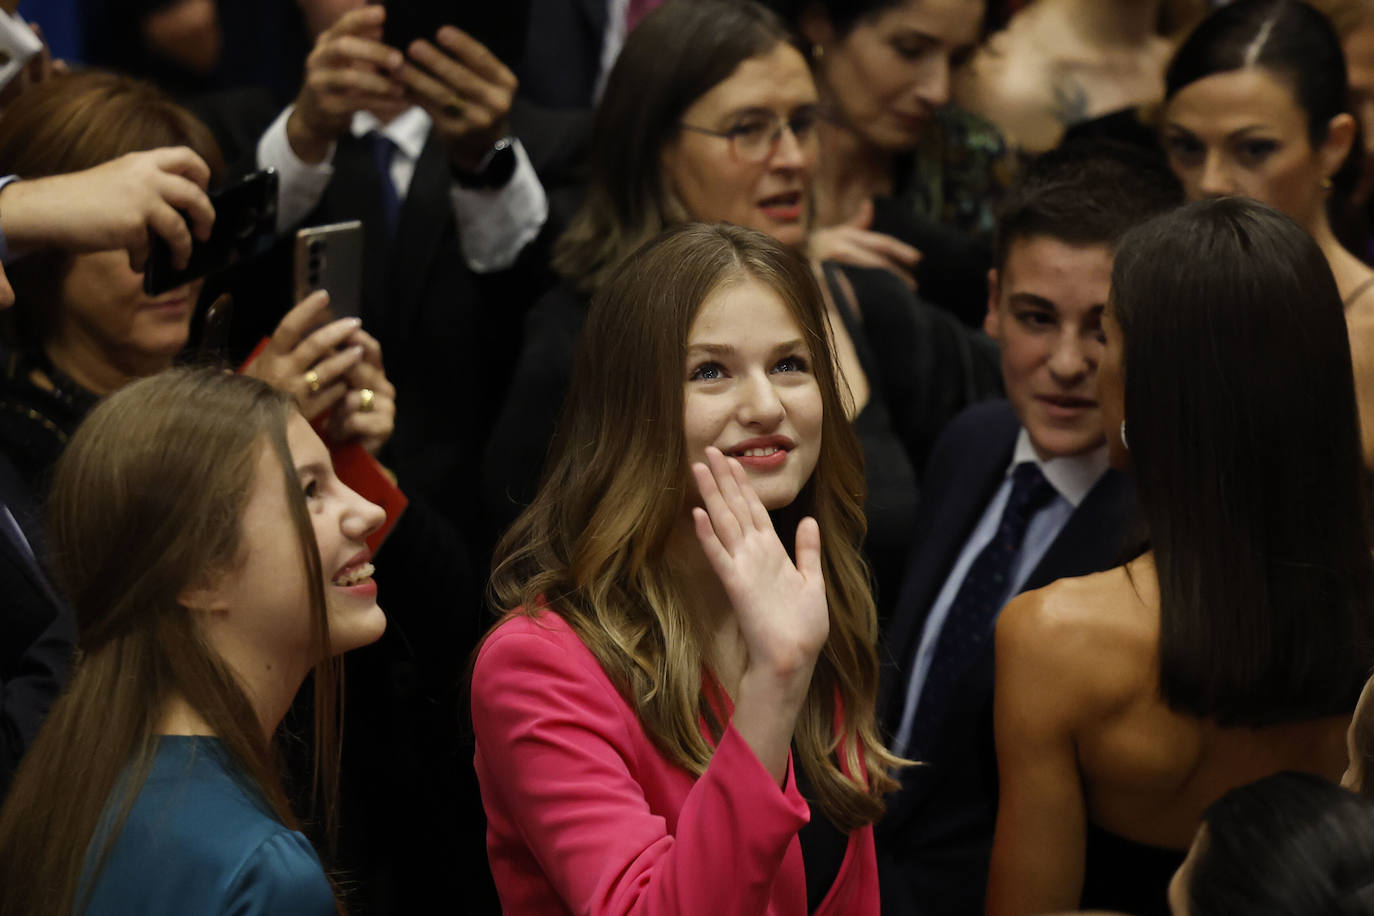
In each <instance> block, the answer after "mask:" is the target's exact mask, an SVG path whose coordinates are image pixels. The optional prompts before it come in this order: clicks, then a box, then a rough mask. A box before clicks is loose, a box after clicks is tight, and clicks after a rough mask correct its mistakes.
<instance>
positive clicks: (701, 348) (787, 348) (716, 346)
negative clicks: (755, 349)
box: [687, 337, 806, 356]
mask: <svg viewBox="0 0 1374 916" xmlns="http://www.w3.org/2000/svg"><path fill="white" fill-rule="evenodd" d="M795 350H806V341H804V340H802V339H801V338H800V337H797V338H794V339H793V340H788V341H784V342H783V343H780V344H778V345H777V346H776V347H774V348H773V350H772V353H773V355H775V356H776V355H778V354H782V353H788V352H791V351H795ZM738 352H739V350H738V349H737V348H736V347H734V346H732V345H730V344H722V343H697V344H689V345H688V347H687V354H688V355H689V356H690V355H692V354H695V353H699V354H701V355H703V356H733V355H735V354H736V353H738Z"/></svg>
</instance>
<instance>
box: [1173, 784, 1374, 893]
mask: <svg viewBox="0 0 1374 916" xmlns="http://www.w3.org/2000/svg"><path fill="white" fill-rule="evenodd" d="M1169 906H1170V912H1171V913H1172V916H1234V914H1237V913H1244V914H1246V916H1319V914H1331V916H1374V802H1372V801H1370V800H1369V799H1367V798H1363V797H1361V796H1359V795H1355V794H1354V793H1352V792H1348V791H1346V790H1345V789H1342V788H1340V787H1338V786H1334V785H1332V784H1331V783H1330V782H1328V781H1327V780H1325V779H1322V778H1321V777H1319V776H1313V775H1312V774H1310V773H1277V774H1275V775H1273V776H1267V777H1265V778H1264V779H1261V780H1259V781H1258V782H1255V783H1251V784H1250V785H1247V786H1241V787H1240V788H1238V789H1232V790H1231V791H1230V792H1227V793H1226V794H1225V795H1223V796H1222V797H1221V798H1220V799H1218V800H1217V801H1216V802H1214V803H1213V804H1212V805H1211V807H1209V808H1208V809H1207V810H1206V811H1205V812H1203V815H1202V826H1201V827H1200V828H1198V834H1197V839H1196V840H1194V841H1193V847H1192V850H1191V851H1190V852H1189V853H1188V859H1187V860H1186V861H1185V862H1184V863H1183V865H1182V866H1181V867H1180V868H1179V870H1178V872H1177V873H1176V874H1175V876H1174V880H1173V882H1172V883H1171V884H1170V885H1169Z"/></svg>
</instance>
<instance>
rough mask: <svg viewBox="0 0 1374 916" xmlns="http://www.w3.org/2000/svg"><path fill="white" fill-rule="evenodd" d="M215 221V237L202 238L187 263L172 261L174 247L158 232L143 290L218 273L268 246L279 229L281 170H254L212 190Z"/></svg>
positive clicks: (212, 232) (153, 292) (170, 286)
mask: <svg viewBox="0 0 1374 916" xmlns="http://www.w3.org/2000/svg"><path fill="white" fill-rule="evenodd" d="M210 203H211V204H212V205H213V206H214V208H215V224H214V227H213V228H212V229H211V230H210V237H209V238H208V239H206V240H205V241H203V242H202V241H200V240H199V239H197V240H196V241H195V243H194V244H193V245H192V247H191V257H190V260H189V261H187V263H186V266H185V267H184V268H181V269H177V268H175V267H173V266H172V249H171V247H170V246H169V245H168V244H167V242H166V240H165V239H163V238H162V237H161V236H158V235H154V236H153V237H152V245H151V247H150V249H149V251H148V264H147V266H146V268H145V269H144V272H143V290H144V292H146V293H147V294H148V295H150V296H156V295H158V294H159V293H164V292H166V291H167V290H169V289H175V288H176V287H178V286H181V285H183V284H185V283H190V282H191V281H192V280H198V279H200V278H201V277H204V276H208V275H209V274H213V273H218V272H219V271H221V270H224V269H225V268H226V267H229V266H230V265H232V264H236V263H238V262H239V261H242V260H245V259H247V258H251V257H254V256H256V255H258V254H261V253H262V252H264V251H266V250H267V248H269V247H270V246H271V244H272V242H273V241H274V240H275V239H276V232H277V173H276V171H275V170H273V169H264V170H263V171H260V172H254V173H252V174H251V175H248V176H246V177H244V178H242V179H239V180H238V181H235V182H232V183H231V184H228V185H226V186H225V187H223V188H220V189H219V190H218V191H214V192H212V193H211V194H210Z"/></svg>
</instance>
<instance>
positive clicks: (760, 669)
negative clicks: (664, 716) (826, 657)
mask: <svg viewBox="0 0 1374 916" xmlns="http://www.w3.org/2000/svg"><path fill="white" fill-rule="evenodd" d="M692 473H693V475H694V476H695V478H696V483H697V488H698V490H699V492H700V493H701V499H702V503H703V506H704V508H700V507H699V508H695V509H693V510H692V516H693V521H694V523H695V525H696V533H697V539H698V540H699V541H700V542H701V547H702V550H703V551H704V552H705V554H706V558H707V560H708V561H709V562H710V564H711V568H712V569H714V570H715V572H716V575H718V576H719V577H720V580H721V583H722V584H723V585H724V586H725V592H726V595H727V596H728V597H729V599H730V603H731V605H732V607H733V608H734V611H735V616H736V619H737V621H738V624H739V628H740V633H741V635H742V636H743V638H744V642H745V646H746V648H747V649H748V653H749V661H748V663H747V665H746V667H745V671H744V676H743V678H742V679H741V681H740V688H739V693H738V696H737V697H736V701H735V714H734V718H733V723H734V725H735V728H736V729H737V730H738V731H739V732H740V734H741V735H742V736H743V737H744V739H745V741H746V742H747V743H748V744H749V746H750V747H751V748H752V749H753V751H754V753H755V754H756V755H757V756H758V758H759V760H760V762H762V763H763V765H764V766H765V767H767V769H768V770H769V772H770V773H772V774H773V776H774V778H775V779H777V780H778V782H779V783H781V782H782V780H783V778H784V776H785V774H786V769H787V752H788V748H789V747H790V746H791V742H792V733H793V731H794V730H795V728H796V721H797V715H798V713H799V712H800V711H801V706H802V702H803V701H804V700H805V698H806V693H807V690H808V688H809V687H810V684H811V672H812V669H813V668H814V667H815V664H816V658H817V656H818V655H820V651H821V649H822V648H823V647H824V646H825V641H826V638H827V637H828V636H829V634H830V615H829V609H828V607H827V604H826V596H825V577H824V575H823V573H822V570H821V533H820V528H819V526H818V525H817V524H816V520H815V519H813V518H809V517H808V518H805V519H802V521H801V523H800V524H799V525H797V541H796V551H795V554H796V562H795V563H794V562H793V560H792V558H791V557H789V556H788V555H787V550H786V549H785V548H784V547H783V545H782V541H780V540H779V539H778V535H777V532H776V531H775V530H774V529H773V522H772V519H770V518H769V516H768V510H767V509H765V508H764V507H763V503H762V502H760V501H759V498H758V496H757V495H756V494H755V493H754V488H753V487H752V486H751V485H750V483H749V478H748V475H747V473H746V472H745V470H744V468H743V467H742V466H741V465H740V463H739V462H738V461H736V460H734V459H733V458H727V457H726V456H725V455H723V454H722V453H721V452H720V451H719V450H717V449H715V448H708V449H707V450H706V464H701V463H698V464H694V465H693V466H692Z"/></svg>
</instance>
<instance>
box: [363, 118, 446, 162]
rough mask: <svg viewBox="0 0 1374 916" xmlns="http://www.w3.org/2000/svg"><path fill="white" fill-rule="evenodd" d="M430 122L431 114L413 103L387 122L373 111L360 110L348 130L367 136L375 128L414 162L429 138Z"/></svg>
mask: <svg viewBox="0 0 1374 916" xmlns="http://www.w3.org/2000/svg"><path fill="white" fill-rule="evenodd" d="M430 124H431V121H430V118H429V114H428V113H427V112H426V111H425V110H424V109H423V108H421V107H420V106H419V105H412V106H411V107H409V108H407V109H406V110H405V111H403V112H401V113H400V114H398V115H397V116H396V117H394V118H392V119H391V120H390V121H388V122H387V123H385V124H383V123H382V122H381V121H380V120H379V119H378V118H377V116H376V115H374V114H373V113H372V112H370V111H359V112H357V113H355V114H354V115H353V123H352V124H350V125H349V127H348V131H349V133H351V134H352V135H353V136H355V137H365V136H367V135H368V134H369V133H371V132H372V131H374V130H375V131H377V132H378V133H380V134H383V135H385V136H386V138H387V139H388V140H390V141H391V142H392V143H394V144H396V148H397V149H398V150H400V151H401V152H402V153H403V154H405V156H406V158H407V159H409V160H410V161H412V162H414V161H415V160H417V159H419V158H420V151H421V150H423V149H424V148H425V140H427V139H429V128H430Z"/></svg>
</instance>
